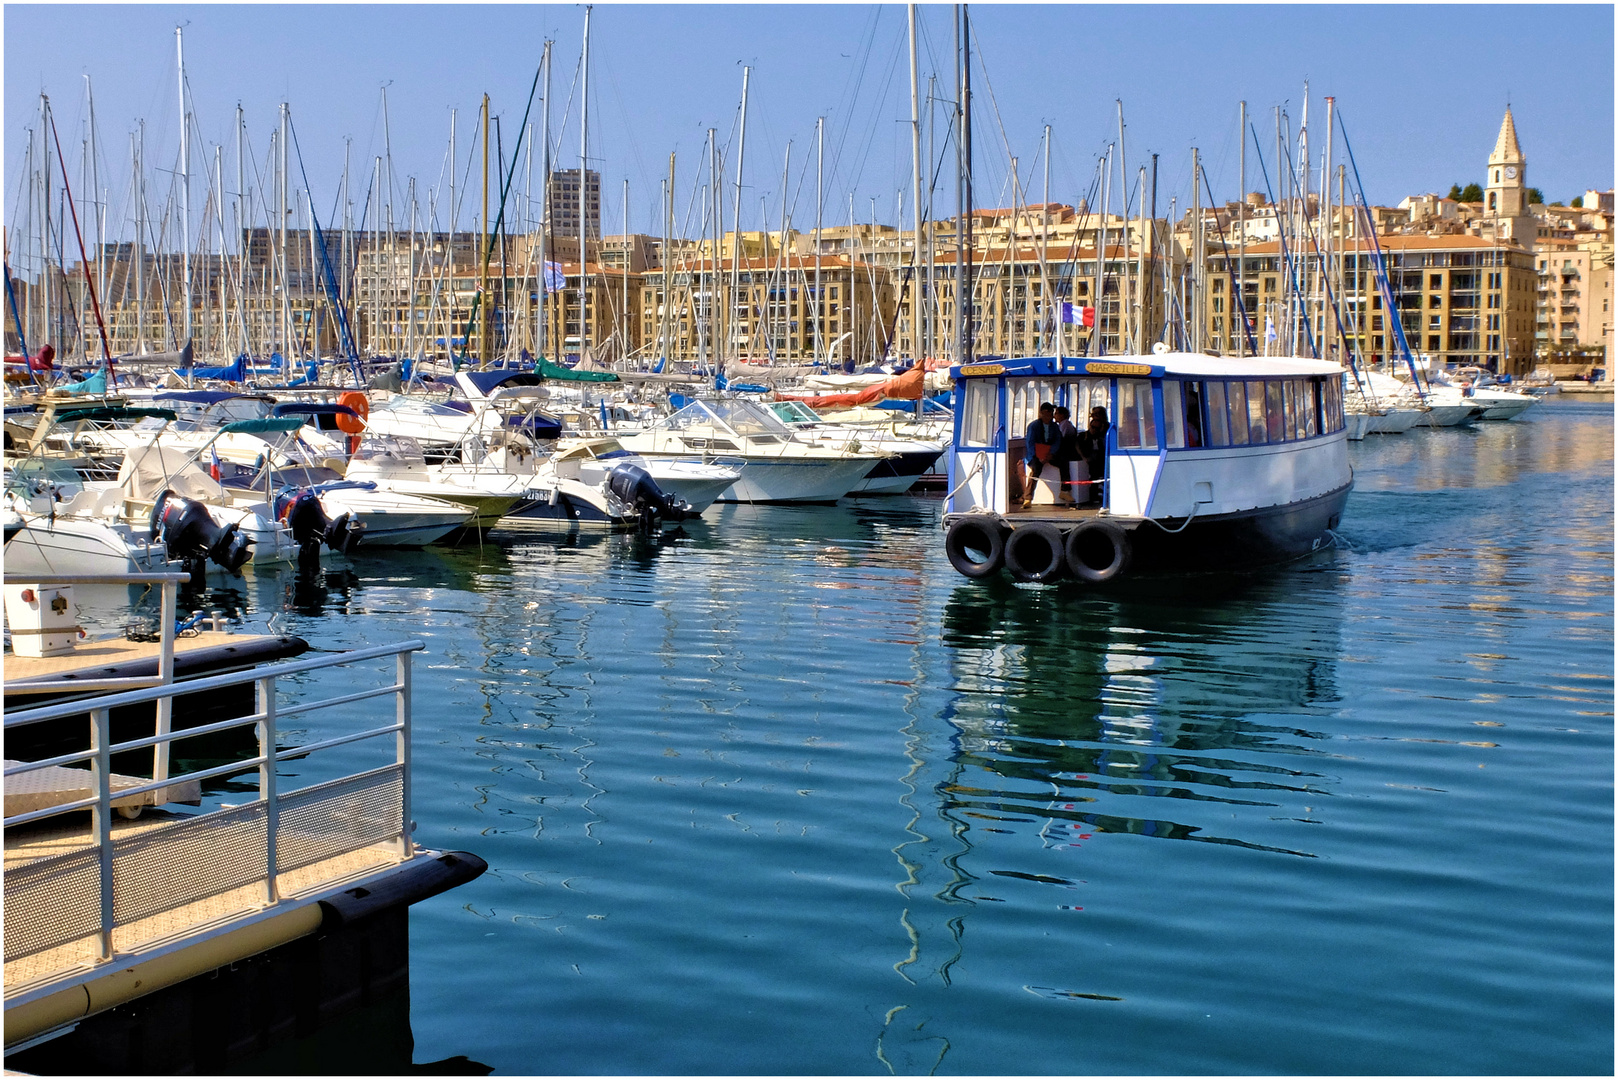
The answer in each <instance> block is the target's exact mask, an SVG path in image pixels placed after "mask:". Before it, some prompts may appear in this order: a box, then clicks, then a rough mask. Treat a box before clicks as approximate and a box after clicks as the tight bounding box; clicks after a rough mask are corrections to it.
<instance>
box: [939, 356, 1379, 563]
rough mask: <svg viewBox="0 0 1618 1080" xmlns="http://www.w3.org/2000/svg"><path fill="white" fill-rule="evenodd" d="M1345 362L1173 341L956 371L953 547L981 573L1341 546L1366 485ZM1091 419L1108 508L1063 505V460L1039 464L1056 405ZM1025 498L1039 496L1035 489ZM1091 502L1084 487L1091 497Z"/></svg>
mask: <svg viewBox="0 0 1618 1080" xmlns="http://www.w3.org/2000/svg"><path fill="white" fill-rule="evenodd" d="M1342 375H1343V371H1342V368H1340V367H1339V366H1338V365H1336V364H1334V363H1330V362H1326V361H1320V360H1310V359H1305V358H1293V357H1287V358H1280V357H1249V358H1242V359H1236V358H1232V357H1215V356H1207V355H1202V354H1194V353H1179V352H1169V351H1164V352H1159V353H1154V354H1153V355H1151V356H1138V357H1137V356H1130V357H1124V358H1108V359H1096V358H1083V357H1078V358H1073V357H1068V358H1062V357H1034V358H1025V359H1016V360H998V359H995V358H984V359H983V360H981V361H980V362H976V363H971V364H966V365H958V366H956V367H954V368H952V369H951V376H952V377H953V379H954V381H955V401H956V410H955V441H954V445H953V446H952V447H951V449H950V453H949V485H950V487H949V493H948V495H947V496H946V502H945V507H944V522H943V524H944V530H945V551H946V553H947V554H948V556H949V560H950V563H951V564H952V565H953V566H954V567H955V569H956V570H958V571H960V572H961V573H962V574H964V575H966V576H967V577H971V578H986V577H990V576H994V575H997V574H998V573H999V572H1000V571H1001V570H1002V568H1003V569H1005V570H1007V571H1009V572H1010V574H1011V576H1012V577H1013V578H1015V579H1017V580H1019V581H1032V582H1050V581H1055V580H1057V579H1058V578H1061V577H1063V576H1066V575H1072V576H1073V577H1076V578H1078V579H1080V580H1081V581H1085V582H1089V583H1092V584H1098V583H1101V582H1105V581H1109V580H1112V579H1114V578H1117V577H1119V576H1121V575H1124V574H1127V573H1131V572H1135V571H1143V570H1146V571H1150V570H1182V569H1183V570H1205V569H1218V568H1235V567H1243V566H1252V565H1260V564H1264V563H1268V562H1275V561H1281V560H1285V559H1290V558H1295V557H1298V556H1301V555H1305V554H1307V553H1309V552H1310V551H1314V550H1316V549H1318V548H1320V547H1322V546H1323V545H1325V544H1327V543H1328V542H1329V541H1330V539H1331V533H1330V530H1332V529H1334V528H1336V527H1337V525H1338V522H1339V521H1340V519H1341V517H1342V513H1343V505H1344V503H1345V502H1346V501H1347V499H1348V493H1349V489H1350V488H1351V487H1352V486H1353V470H1352V469H1351V468H1350V467H1349V462H1348V433H1347V431H1346V428H1345V424H1344V415H1343V380H1342ZM1044 402H1050V403H1052V404H1054V405H1065V406H1067V408H1068V409H1069V410H1070V412H1071V414H1072V419H1073V422H1074V423H1075V424H1076V425H1078V426H1079V427H1080V428H1081V429H1083V428H1084V427H1085V423H1086V420H1087V418H1088V417H1089V416H1090V414H1091V410H1092V409H1094V408H1096V407H1100V408H1103V409H1105V410H1106V415H1107V419H1108V421H1109V427H1108V429H1107V432H1106V436H1105V465H1104V468H1103V470H1102V471H1103V473H1104V475H1103V476H1102V477H1098V478H1095V479H1093V480H1092V481H1091V482H1090V484H1089V485H1083V486H1080V488H1079V490H1080V491H1081V492H1086V491H1089V490H1091V485H1093V486H1094V487H1095V488H1099V491H1100V492H1101V498H1100V502H1099V505H1091V506H1080V507H1073V506H1069V505H1066V504H1064V502H1062V501H1061V490H1062V489H1061V488H1060V487H1059V486H1058V481H1059V479H1060V478H1058V477H1057V476H1056V472H1057V470H1056V469H1055V467H1054V466H1052V465H1047V464H1041V463H1038V462H1036V464H1037V465H1039V469H1040V475H1038V476H1034V475H1030V473H1031V472H1032V470H1030V469H1029V468H1027V467H1026V466H1025V465H1024V459H1025V456H1026V455H1025V450H1026V446H1025V433H1026V431H1027V429H1028V426H1029V424H1030V423H1032V422H1033V421H1034V420H1036V419H1037V418H1038V410H1039V406H1040V404H1041V403H1044ZM1025 497H1026V498H1025ZM1080 501H1081V502H1082V501H1083V495H1082V494H1081V496H1080Z"/></svg>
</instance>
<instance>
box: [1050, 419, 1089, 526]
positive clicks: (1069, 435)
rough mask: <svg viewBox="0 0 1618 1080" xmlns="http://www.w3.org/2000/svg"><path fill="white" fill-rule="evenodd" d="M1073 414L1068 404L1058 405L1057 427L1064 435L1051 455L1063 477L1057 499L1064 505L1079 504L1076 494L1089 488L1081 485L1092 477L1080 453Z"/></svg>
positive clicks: (1057, 470) (1058, 472)
mask: <svg viewBox="0 0 1618 1080" xmlns="http://www.w3.org/2000/svg"><path fill="white" fill-rule="evenodd" d="M1072 415H1073V414H1072V413H1070V412H1068V409H1067V406H1066V405H1058V406H1057V407H1056V427H1057V430H1058V431H1060V432H1061V433H1062V437H1061V440H1060V441H1059V442H1058V443H1057V444H1056V452H1055V453H1054V454H1052V455H1051V463H1052V464H1053V465H1055V466H1056V472H1057V474H1058V475H1060V476H1061V478H1062V490H1061V492H1060V494H1058V496H1057V500H1056V501H1057V502H1059V503H1062V504H1063V505H1064V506H1077V505H1078V501H1077V498H1076V495H1077V494H1078V493H1080V492H1086V491H1088V490H1089V489H1088V488H1087V487H1082V486H1080V485H1081V484H1083V482H1084V481H1086V480H1088V479H1090V466H1089V464H1088V463H1087V462H1086V461H1085V460H1084V455H1083V454H1081V453H1079V429H1078V428H1076V427H1074V426H1073V421H1072V419H1071V417H1072Z"/></svg>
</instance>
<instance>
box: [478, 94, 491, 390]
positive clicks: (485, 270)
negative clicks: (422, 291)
mask: <svg viewBox="0 0 1618 1080" xmlns="http://www.w3.org/2000/svg"><path fill="white" fill-rule="evenodd" d="M491 235H492V234H491V233H490V231H489V95H488V94H484V95H483V216H482V217H481V218H479V219H478V247H479V248H480V249H481V250H480V251H479V252H478V367H480V368H486V367H488V366H489V239H490V236H491Z"/></svg>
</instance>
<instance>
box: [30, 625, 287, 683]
mask: <svg viewBox="0 0 1618 1080" xmlns="http://www.w3.org/2000/svg"><path fill="white" fill-rule="evenodd" d="M257 640H258V638H257V637H256V636H254V635H250V634H227V633H224V632H223V631H217V630H203V631H199V632H198V633H196V634H195V635H189V636H185V637H177V638H175V639H174V655H175V657H176V659H178V658H179V657H180V656H182V655H184V654H185V653H188V652H195V651H196V650H198V649H208V648H213V647H214V646H217V645H241V644H246V643H249V642H254V641H257ZM161 649H162V645H161V643H159V642H156V641H130V640H128V639H127V638H106V639H105V640H102V641H85V642H81V643H80V644H78V645H75V646H74V647H73V651H72V652H66V653H63V654H61V655H60V656H16V655H14V654H12V653H6V655H5V677H6V690H7V692H8V693H17V692H19V691H20V692H26V689H27V688H26V687H24V686H17V685H16V683H17V682H18V681H19V680H23V679H60V678H63V677H65V676H69V675H79V674H83V673H84V672H85V671H87V670H90V669H95V668H103V667H116V666H119V665H123V664H129V663H133V662H137V661H141V660H149V661H153V662H156V660H157V654H158V653H159V652H160V651H161Z"/></svg>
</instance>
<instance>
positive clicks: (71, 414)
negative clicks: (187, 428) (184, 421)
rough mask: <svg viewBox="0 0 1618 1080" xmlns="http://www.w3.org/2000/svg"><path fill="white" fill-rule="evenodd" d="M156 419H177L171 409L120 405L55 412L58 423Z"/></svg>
mask: <svg viewBox="0 0 1618 1080" xmlns="http://www.w3.org/2000/svg"><path fill="white" fill-rule="evenodd" d="M148 416H150V417H154V418H156V419H158V420H174V419H177V417H176V415H175V413H174V410H173V409H138V408H130V407H125V406H120V405H98V406H96V407H95V408H93V409H65V410H63V411H62V412H59V413H57V414H56V422H57V423H58V424H76V423H78V422H79V421H81V420H141V419H144V418H146V417H148Z"/></svg>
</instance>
